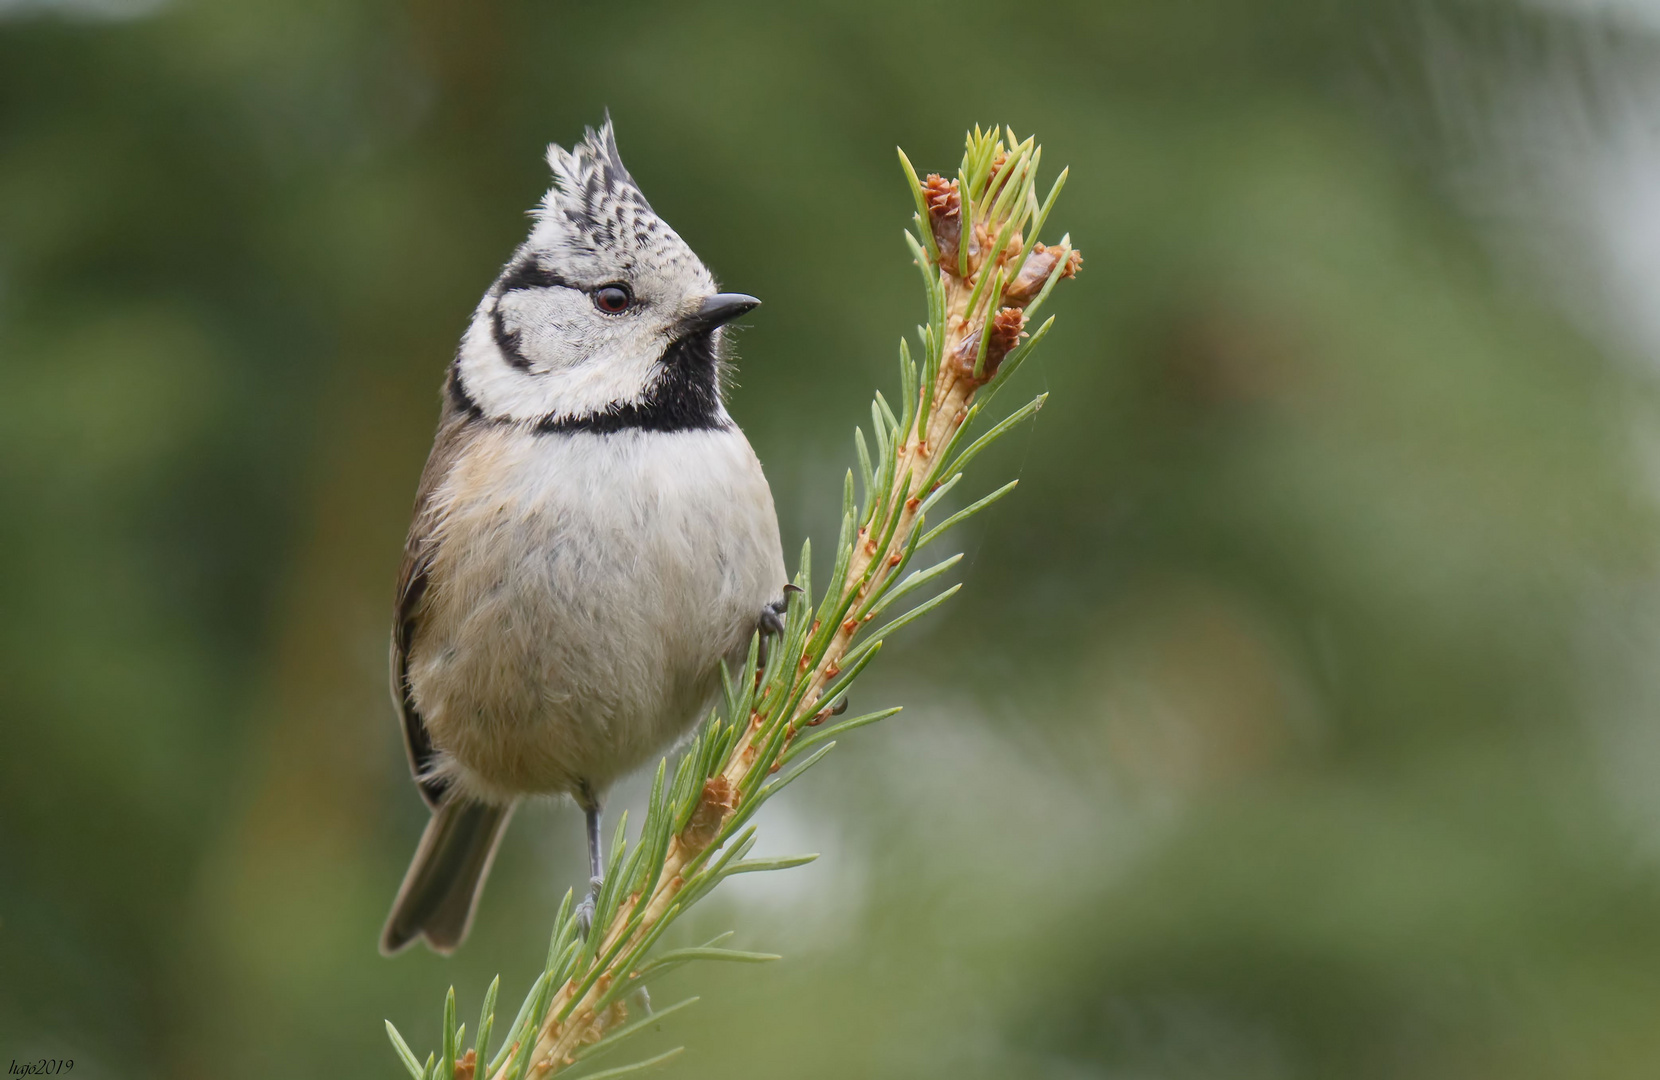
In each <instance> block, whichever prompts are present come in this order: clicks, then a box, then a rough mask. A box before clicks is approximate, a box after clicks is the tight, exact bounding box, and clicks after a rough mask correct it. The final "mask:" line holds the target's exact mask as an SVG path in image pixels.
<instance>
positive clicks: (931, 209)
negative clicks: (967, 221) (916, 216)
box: [922, 173, 963, 268]
mask: <svg viewBox="0 0 1660 1080" xmlns="http://www.w3.org/2000/svg"><path fill="white" fill-rule="evenodd" d="M922 196H923V199H924V200H925V201H926V203H927V205H928V227H929V228H931V229H933V230H934V243H935V244H937V245H938V246H939V249H940V262H941V263H943V264H944V265H945V266H946V267H947V268H950V267H954V266H956V265H957V243H958V240H959V239H960V238H961V236H962V231H963V213H962V212H963V200H962V196H961V195H959V194H958V193H957V182H956V181H955V180H946V179H944V178H943V177H941V176H940V174H939V173H929V174H928V180H927V182H926V183H924V184H923V186H922Z"/></svg>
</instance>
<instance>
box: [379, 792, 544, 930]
mask: <svg viewBox="0 0 1660 1080" xmlns="http://www.w3.org/2000/svg"><path fill="white" fill-rule="evenodd" d="M512 816H513V807H512V806H489V805H487V804H485V803H479V802H473V801H471V800H468V799H454V798H452V799H451V800H450V801H449V802H446V803H445V804H444V805H442V806H440V807H439V808H438V809H437V811H435V812H434V813H433V815H432V820H431V821H429V822H428V823H427V831H426V832H424V833H422V834H421V845H420V846H419V847H417V848H416V849H415V858H414V859H413V860H412V861H411V862H410V864H409V872H408V873H406V874H404V876H403V885H402V886H401V887H400V888H399V889H398V898H397V899H396V900H394V901H393V902H392V914H390V915H388V916H387V918H386V929H384V930H382V931H381V935H380V951H381V953H382V954H383V955H385V956H391V955H392V954H393V953H395V952H398V951H399V950H400V949H403V948H404V947H406V946H407V945H409V943H410V942H412V941H414V940H415V939H416V938H418V937H425V938H426V939H427V945H428V946H430V947H431V948H432V950H433V951H434V952H439V953H444V954H446V955H447V954H449V953H451V952H454V951H455V948H456V946H458V945H460V944H461V942H462V940H463V939H465V938H466V936H467V928H468V926H470V925H471V924H472V921H473V909H474V908H476V907H478V897H479V894H480V893H482V892H483V891H484V879H485V877H487V876H488V875H489V873H490V862H491V860H493V859H494V858H495V857H496V845H497V844H498V843H499V842H500V841H501V834H502V832H503V830H505V829H506V827H507V821H508V819H509V818H511V817H512Z"/></svg>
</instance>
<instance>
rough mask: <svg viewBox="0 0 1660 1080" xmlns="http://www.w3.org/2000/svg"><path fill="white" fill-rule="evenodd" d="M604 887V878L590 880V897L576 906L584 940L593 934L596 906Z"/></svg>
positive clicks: (579, 926)
mask: <svg viewBox="0 0 1660 1080" xmlns="http://www.w3.org/2000/svg"><path fill="white" fill-rule="evenodd" d="M604 885H605V879H604V878H598V877H596V878H589V879H588V895H587V896H584V897H583V898H582V903H580V904H578V905H576V923H577V926H578V928H579V929H581V931H582V936H583V937H584V938H587V936H588V935H589V934H590V933H592V932H593V929H594V905H595V904H596V903H598V901H599V891H600V889H601V888H603V887H604Z"/></svg>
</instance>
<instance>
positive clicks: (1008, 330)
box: [951, 307, 1026, 383]
mask: <svg viewBox="0 0 1660 1080" xmlns="http://www.w3.org/2000/svg"><path fill="white" fill-rule="evenodd" d="M1025 327H1026V313H1025V312H1023V311H1021V310H1020V309H1019V308H1012V307H1006V308H999V309H998V311H997V314H996V315H993V316H992V317H991V340H990V341H988V342H986V360H985V366H984V367H983V368H982V369H981V371H980V382H982V383H984V382H989V381H990V379H991V377H992V376H993V375H996V374H997V368H998V365H1000V364H1001V363H1002V362H1003V358H1004V357H1006V356H1008V355H1009V353H1011V352H1013V351H1014V348H1015V346H1016V345H1019V344H1020V339H1021V338H1023V337H1025V336H1026V334H1025V332H1024V331H1025ZM979 358H980V332H979V331H978V330H976V331H975V332H974V333H972V334H970V335H968V336H967V337H965V338H963V340H962V341H961V342H960V343H959V344H958V345H957V347H956V348H955V349H953V350H952V351H951V362H952V363H953V364H954V365H956V368H957V372H958V374H960V375H962V376H965V377H967V378H970V379H972V378H974V365H975V362H976V361H977V360H979Z"/></svg>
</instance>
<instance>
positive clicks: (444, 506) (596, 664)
mask: <svg viewBox="0 0 1660 1080" xmlns="http://www.w3.org/2000/svg"><path fill="white" fill-rule="evenodd" d="M433 509H434V512H435V515H436V521H437V527H436V530H435V532H434V540H435V541H436V544H435V548H434V555H433V561H432V565H431V568H430V570H429V571H428V582H429V584H428V587H427V592H426V595H425V596H424V598H423V600H422V613H421V618H420V620H419V629H418V631H417V633H416V637H415V640H414V641H413V643H412V645H411V665H410V682H411V686H412V689H413V691H414V697H415V701H416V704H417V706H418V708H419V710H420V712H421V714H422V716H423V717H424V719H425V721H426V724H427V727H428V730H429V731H430V733H431V735H432V737H433V739H434V742H435V743H436V745H437V746H438V747H439V748H440V750H441V751H443V754H444V759H443V760H444V764H443V765H442V766H441V768H442V770H443V771H445V772H447V773H449V774H450V775H452V776H453V777H455V779H456V780H457V782H458V783H459V784H460V785H461V786H462V788H463V789H464V790H468V791H470V792H471V793H472V794H474V795H477V796H481V797H486V798H491V799H505V798H509V797H512V796H516V795H522V794H530V793H536V792H567V791H572V790H575V789H576V787H577V785H578V784H579V783H582V782H586V783H587V784H589V785H591V786H592V787H593V788H594V789H595V790H596V791H600V790H603V789H604V788H605V787H606V786H608V785H609V784H610V782H611V781H612V780H613V779H615V778H616V777H617V776H618V775H620V774H621V773H622V772H625V771H627V770H629V769H631V768H633V767H635V766H637V765H638V764H640V763H641V762H642V761H643V760H645V758H647V757H648V756H649V755H651V754H653V753H656V752H658V751H659V750H660V749H662V748H663V747H664V746H665V744H667V743H669V742H671V741H672V740H674V739H675V738H677V737H678V736H679V735H680V734H681V733H683V732H684V731H685V730H686V729H687V728H688V727H689V726H690V724H691V723H692V722H694V721H695V720H696V719H698V718H699V717H700V715H701V713H702V711H703V710H704V709H705V708H706V707H707V705H708V703H709V701H710V700H711V697H712V694H713V692H714V690H715V689H716V687H717V686H718V678H719V675H718V673H719V665H720V662H721V660H722V658H730V657H733V655H734V654H735V653H738V652H740V651H741V650H743V649H744V648H747V645H748V641H749V637H750V634H751V633H752V632H753V631H754V630H755V628H756V625H757V621H758V618H759V616H760V613H761V609H762V607H763V605H765V604H767V603H769V602H771V601H773V600H776V599H777V598H778V597H779V596H780V595H781V593H782V588H783V585H784V582H785V577H784V563H783V556H782V551H781V549H780V546H779V539H778V525H777V518H776V515H775V513H774V510H773V504H772V495H771V492H770V491H769V490H768V488H767V483H766V479H765V477H764V476H763V475H762V473H761V467H760V464H759V462H758V461H757V460H756V458H755V455H754V452H753V451H752V450H751V449H750V447H749V444H748V442H747V441H746V440H745V439H744V437H743V435H742V433H740V432H739V431H737V430H736V429H735V428H733V429H729V430H718V431H679V432H668V433H665V432H646V431H638V430H625V431H620V432H614V433H610V434H603V435H601V434H593V433H588V432H577V433H570V434H542V435H537V434H531V433H529V432H528V431H526V430H525V429H524V428H522V427H516V426H514V427H508V426H503V427H498V428H488V429H485V430H483V431H481V432H480V433H479V435H478V436H477V437H476V439H475V440H474V441H473V442H472V443H471V444H470V445H469V447H468V448H467V450H466V451H465V452H464V453H462V454H460V455H459V456H458V457H457V459H456V461H455V464H454V465H453V466H452V467H451V469H450V472H449V474H448V475H447V476H446V478H445V479H444V481H443V483H442V484H441V486H440V487H439V489H438V491H437V492H436V497H435V499H434V501H433Z"/></svg>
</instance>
